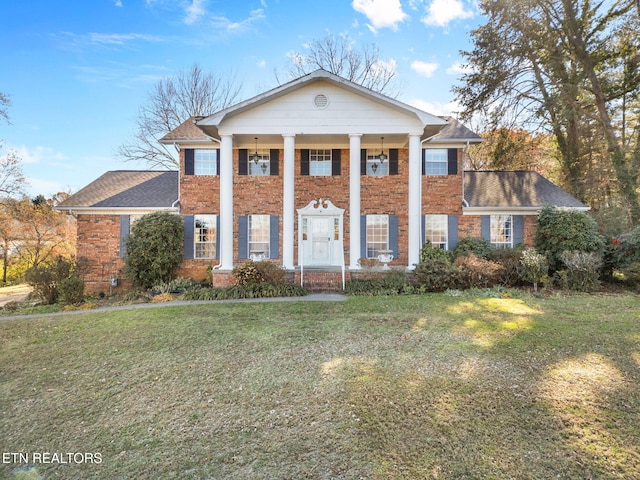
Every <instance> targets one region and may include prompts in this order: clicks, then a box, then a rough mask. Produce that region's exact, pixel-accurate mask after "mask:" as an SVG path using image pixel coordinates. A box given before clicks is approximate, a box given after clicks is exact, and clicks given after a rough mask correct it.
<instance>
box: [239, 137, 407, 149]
mask: <svg viewBox="0 0 640 480" xmlns="http://www.w3.org/2000/svg"><path fill="white" fill-rule="evenodd" d="M256 137H258V150H260V149H264V148H282V146H283V145H284V140H283V137H282V135H273V134H265V135H260V134H255V135H245V134H236V135H234V136H233V146H234V147H235V148H248V149H249V150H253V149H255V148H256V140H255V138H256ZM380 137H384V148H385V150H386V149H388V148H408V146H409V138H408V136H407V135H398V134H390V135H385V134H384V133H381V134H379V135H378V134H375V135H374V134H367V135H362V137H360V144H361V146H362V148H374V149H375V148H377V149H379V148H381V143H382V142H381V140H380ZM295 141H296V148H316V147H326V148H349V136H348V135H344V134H339V135H338V134H327V135H318V134H311V135H305V134H297V135H296V137H295Z"/></svg>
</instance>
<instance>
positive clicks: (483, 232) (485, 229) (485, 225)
mask: <svg viewBox="0 0 640 480" xmlns="http://www.w3.org/2000/svg"><path fill="white" fill-rule="evenodd" d="M480 236H481V237H482V238H484V239H485V240H489V241H491V215H480Z"/></svg>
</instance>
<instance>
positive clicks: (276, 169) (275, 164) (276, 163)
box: [269, 148, 280, 177]
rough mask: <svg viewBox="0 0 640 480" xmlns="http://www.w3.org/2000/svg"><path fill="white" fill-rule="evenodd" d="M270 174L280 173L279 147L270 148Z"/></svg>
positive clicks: (276, 174)
mask: <svg viewBox="0 0 640 480" xmlns="http://www.w3.org/2000/svg"><path fill="white" fill-rule="evenodd" d="M269 175H273V176H275V177H277V176H278V175H280V150H278V149H277V148H272V149H271V150H269Z"/></svg>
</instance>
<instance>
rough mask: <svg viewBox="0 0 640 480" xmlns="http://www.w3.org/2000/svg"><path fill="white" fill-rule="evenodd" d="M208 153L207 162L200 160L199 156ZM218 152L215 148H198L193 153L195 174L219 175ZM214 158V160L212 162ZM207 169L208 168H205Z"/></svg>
mask: <svg viewBox="0 0 640 480" xmlns="http://www.w3.org/2000/svg"><path fill="white" fill-rule="evenodd" d="M203 153H206V154H207V156H208V158H207V159H206V160H203V159H198V154H200V155H202V154H203ZM217 155H218V151H217V150H216V149H213V148H196V149H195V150H194V152H193V173H194V175H200V176H215V175H218V157H217ZM211 156H213V160H211ZM204 167H206V168H204Z"/></svg>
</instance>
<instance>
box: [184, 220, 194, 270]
mask: <svg viewBox="0 0 640 480" xmlns="http://www.w3.org/2000/svg"><path fill="white" fill-rule="evenodd" d="M194 233H195V225H194V218H193V215H185V216H184V258H186V259H188V258H194V252H193V248H194V238H193V237H194Z"/></svg>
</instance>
